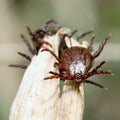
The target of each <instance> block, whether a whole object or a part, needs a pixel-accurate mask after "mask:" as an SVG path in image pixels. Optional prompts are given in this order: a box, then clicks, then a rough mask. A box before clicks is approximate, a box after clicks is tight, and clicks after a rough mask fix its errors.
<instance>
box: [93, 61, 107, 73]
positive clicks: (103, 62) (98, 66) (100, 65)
mask: <svg viewBox="0 0 120 120" xmlns="http://www.w3.org/2000/svg"><path fill="white" fill-rule="evenodd" d="M105 63H106V62H105V61H102V62H101V63H100V64H98V65H97V66H96V67H95V68H94V69H93V70H92V71H91V72H94V71H97V70H98V69H99V68H100V67H102V65H103V64H105Z"/></svg>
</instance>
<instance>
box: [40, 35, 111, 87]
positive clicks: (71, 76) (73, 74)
mask: <svg viewBox="0 0 120 120" xmlns="http://www.w3.org/2000/svg"><path fill="white" fill-rule="evenodd" d="M94 39H95V37H92V38H91V40H90V43H89V46H88V47H87V48H85V47H81V46H74V47H69V48H66V49H64V50H63V51H62V52H61V56H60V58H59V57H57V55H56V54H55V53H54V51H52V50H49V49H43V50H42V51H47V52H49V53H50V54H52V55H53V56H54V57H55V59H56V60H57V65H58V66H59V70H60V73H57V72H53V71H50V72H49V73H50V74H51V76H48V77H45V78H44V80H49V79H53V78H60V79H62V80H74V81H75V82H76V83H78V84H81V83H83V82H85V83H90V84H93V85H95V86H98V87H100V88H104V86H103V85H100V84H99V83H96V82H93V81H91V80H88V78H89V77H91V76H94V75H99V74H111V72H110V71H103V70H100V68H101V67H102V65H103V64H105V61H102V62H101V63H100V64H98V65H97V66H96V67H95V68H94V69H92V70H91V67H92V66H93V61H94V60H95V59H96V58H97V57H98V56H99V55H100V53H101V52H102V50H103V48H104V46H105V44H106V43H107V41H108V40H109V39H110V35H109V36H107V37H106V38H105V39H104V40H103V41H102V42H101V44H100V45H99V48H98V50H97V51H96V52H93V43H94Z"/></svg>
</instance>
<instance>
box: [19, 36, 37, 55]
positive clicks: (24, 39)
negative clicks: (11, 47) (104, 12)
mask: <svg viewBox="0 0 120 120" xmlns="http://www.w3.org/2000/svg"><path fill="white" fill-rule="evenodd" d="M21 38H22V39H23V41H24V43H25V44H26V46H27V47H28V50H29V51H30V53H32V55H34V54H35V51H34V50H33V48H32V47H31V45H30V43H29V42H28V40H26V38H25V37H24V35H22V34H21Z"/></svg>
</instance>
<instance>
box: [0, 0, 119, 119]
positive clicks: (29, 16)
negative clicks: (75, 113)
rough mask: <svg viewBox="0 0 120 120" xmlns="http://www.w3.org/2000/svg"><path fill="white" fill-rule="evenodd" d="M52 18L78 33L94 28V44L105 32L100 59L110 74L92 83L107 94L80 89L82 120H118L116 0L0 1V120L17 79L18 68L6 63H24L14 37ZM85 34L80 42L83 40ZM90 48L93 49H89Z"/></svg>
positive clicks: (20, 46) (5, 114)
mask: <svg viewBox="0 0 120 120" xmlns="http://www.w3.org/2000/svg"><path fill="white" fill-rule="evenodd" d="M49 18H54V19H55V20H56V21H58V23H59V24H61V25H64V26H65V27H69V28H71V29H72V30H75V29H78V30H79V32H84V31H87V30H89V29H91V28H94V33H95V35H96V41H95V43H96V44H97V45H98V43H100V41H101V40H102V39H104V37H105V36H106V35H107V34H108V33H109V32H111V33H112V34H113V35H112V38H111V40H110V41H109V43H108V44H107V45H106V47H105V49H104V51H103V53H102V54H101V56H100V57H99V58H98V59H97V60H96V62H95V64H97V63H99V62H100V61H101V60H106V61H108V62H107V64H106V65H105V66H104V67H103V68H104V69H111V70H112V72H113V73H114V76H111V75H107V76H94V77H93V78H92V79H93V80H97V81H98V82H99V83H101V84H103V85H105V86H106V87H108V88H109V89H108V90H107V91H105V90H103V89H99V88H97V87H94V86H91V85H85V111H84V120H120V114H119V112H120V93H119V92H120V80H119V78H120V71H119V69H120V65H119V64H120V41H119V39H120V1H119V0H0V120H8V118H9V111H10V106H11V104H12V101H13V99H14V97H15V95H16V93H17V89H18V87H19V85H20V82H21V80H22V76H23V74H24V70H21V69H14V68H13V69H11V68H9V67H8V65H9V64H11V63H19V64H22V63H26V64H28V63H27V62H26V61H25V60H24V59H23V58H21V57H20V56H18V55H17V54H16V51H21V52H22V51H25V52H26V53H28V51H27V48H26V46H25V45H24V44H23V42H22V40H21V38H20V37H19V35H20V34H21V33H24V34H25V35H26V36H27V37H28V38H29V36H28V34H27V31H26V28H25V26H26V25H29V26H30V27H31V28H32V30H35V29H38V28H39V27H41V26H43V25H44V22H45V21H46V20H47V19H49ZM89 39H90V36H88V37H85V38H84V40H89ZM95 48H97V47H96V46H95Z"/></svg>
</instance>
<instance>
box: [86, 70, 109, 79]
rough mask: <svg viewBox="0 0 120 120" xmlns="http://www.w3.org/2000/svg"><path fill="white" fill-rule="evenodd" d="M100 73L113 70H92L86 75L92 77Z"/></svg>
mask: <svg viewBox="0 0 120 120" xmlns="http://www.w3.org/2000/svg"><path fill="white" fill-rule="evenodd" d="M99 74H111V72H110V71H102V70H99V71H92V72H89V73H88V74H87V77H86V78H88V77H91V76H93V75H99Z"/></svg>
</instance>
